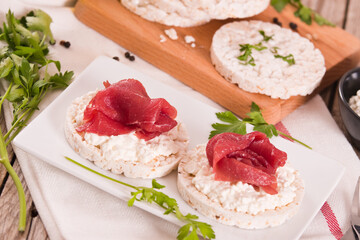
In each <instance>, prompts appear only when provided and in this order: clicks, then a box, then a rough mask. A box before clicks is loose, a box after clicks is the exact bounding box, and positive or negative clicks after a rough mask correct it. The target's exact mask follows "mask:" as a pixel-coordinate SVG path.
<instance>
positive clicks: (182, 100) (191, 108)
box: [14, 57, 344, 240]
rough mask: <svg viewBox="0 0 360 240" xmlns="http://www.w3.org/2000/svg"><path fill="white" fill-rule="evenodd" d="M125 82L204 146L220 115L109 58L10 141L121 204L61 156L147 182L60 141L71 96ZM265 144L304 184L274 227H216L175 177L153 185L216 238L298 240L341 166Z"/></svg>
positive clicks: (110, 187) (100, 181) (113, 187)
mask: <svg viewBox="0 0 360 240" xmlns="http://www.w3.org/2000/svg"><path fill="white" fill-rule="evenodd" d="M126 78H135V79H137V80H139V81H141V82H142V83H143V85H144V86H145V88H146V89H147V92H148V94H149V96H150V97H151V98H157V97H163V98H165V99H166V100H167V101H168V102H169V103H170V104H172V105H173V106H175V107H176V108H177V110H178V116H179V118H180V119H182V121H183V122H184V124H185V126H186V128H187V130H188V133H189V135H190V146H189V147H190V148H193V147H194V146H196V145H197V144H200V143H205V142H206V141H207V139H208V136H209V132H210V130H211V123H214V122H216V116H215V113H216V112H219V111H221V110H219V109H216V108H214V107H211V106H209V105H207V104H204V103H202V102H200V101H198V100H196V99H193V98H191V97H189V96H187V95H185V94H183V93H181V92H180V91H178V90H176V89H173V88H171V87H169V86H167V85H164V84H162V83H160V82H158V81H156V80H154V79H152V78H151V77H149V76H146V75H144V74H142V73H140V72H138V71H135V70H134V69H131V68H129V67H128V66H125V65H123V64H121V63H119V62H117V61H114V60H112V59H111V58H107V57H99V58H97V59H96V60H94V62H92V63H91V64H90V65H89V66H88V67H87V68H86V69H85V70H84V71H83V72H82V74H80V75H79V77H78V78H77V79H75V80H74V82H73V83H72V84H71V85H70V86H69V87H68V88H67V89H66V90H65V91H64V92H63V93H62V94H61V95H60V96H59V97H58V98H56V99H55V100H54V101H53V102H52V103H51V104H50V105H49V106H48V107H47V108H46V109H45V110H44V111H43V112H42V113H41V114H40V115H39V116H38V117H37V118H36V119H35V120H34V121H32V122H31V124H29V126H27V127H26V128H25V129H24V130H23V131H22V132H21V133H20V134H19V135H18V136H17V137H16V138H15V140H14V144H15V145H16V146H18V147H20V148H22V149H23V150H25V151H27V152H29V153H31V154H33V155H34V156H36V157H38V158H40V159H42V160H44V161H45V162H47V163H49V164H51V165H54V166H56V167H58V168H60V169H62V170H64V171H66V172H68V173H70V174H73V175H74V176H76V177H78V178H80V179H82V180H84V181H86V182H88V183H90V184H93V185H94V186H96V187H98V188H100V189H102V190H104V191H106V192H108V193H110V194H113V195H115V196H117V197H119V198H121V199H123V200H125V201H126V200H128V199H129V198H130V192H131V189H128V188H126V187H123V186H121V185H119V184H117V183H114V182H111V181H109V180H107V179H104V178H101V177H99V176H97V175H95V174H93V173H91V172H89V171H87V170H84V169H82V168H80V167H78V166H77V165H75V164H73V163H71V162H69V161H67V160H65V158H64V156H68V157H70V158H72V159H74V160H76V161H78V162H80V163H82V164H84V165H86V166H88V167H90V168H92V169H94V170H96V171H99V172H101V173H103V174H106V175H108V176H111V177H113V178H116V179H119V180H121V181H125V182H127V183H130V184H134V185H136V186H149V187H150V186H151V180H141V179H130V178H126V177H124V176H118V175H114V174H111V173H109V172H106V171H103V170H102V169H99V168H98V167H96V166H95V165H93V164H92V163H91V162H89V161H88V160H85V159H83V158H81V157H80V156H79V155H77V154H76V153H75V151H73V150H72V148H71V147H70V146H69V145H68V143H67V141H66V139H65V136H64V121H65V113H66V110H67V108H68V106H69V105H70V104H71V102H72V101H73V100H74V99H75V98H76V97H79V96H82V95H84V94H86V93H87V92H89V91H93V90H95V89H101V88H103V85H102V83H103V81H106V80H108V81H109V82H110V83H114V82H117V81H119V80H122V79H126ZM271 141H272V143H273V144H274V145H275V146H276V147H278V148H279V149H281V150H283V151H285V152H287V154H288V161H289V162H290V163H291V164H292V166H293V167H294V168H296V169H298V170H299V171H300V174H301V177H302V178H303V179H304V181H305V196H304V199H303V202H302V204H301V207H300V210H299V212H298V214H296V215H295V216H294V217H293V218H292V219H291V220H289V221H288V222H286V223H285V224H283V225H281V226H279V227H275V228H269V229H264V230H243V229H239V228H237V227H231V226H226V225H222V224H219V223H217V222H215V221H213V220H210V219H207V218H206V217H204V216H201V214H199V213H198V212H196V211H195V210H194V209H192V208H191V207H190V206H188V205H187V204H186V203H185V202H184V201H183V200H182V198H181V197H180V195H179V193H178V191H177V187H176V172H173V173H172V174H170V175H168V176H166V177H163V178H160V179H159V180H158V181H159V182H160V183H161V184H164V185H165V186H166V188H165V189H164V193H166V194H168V195H169V196H171V197H173V198H175V199H176V200H177V201H178V203H179V206H180V209H181V211H182V212H183V213H185V214H186V213H192V214H196V215H199V216H200V220H201V221H205V222H208V223H210V224H211V225H212V226H213V229H214V230H215V233H216V238H217V239H229V240H230V239H242V240H245V239H252V240H256V239H259V240H266V239H298V238H299V237H300V236H301V234H302V233H303V231H304V230H305V228H306V227H307V226H308V224H309V223H310V222H311V220H312V219H313V218H314V216H315V215H316V214H317V212H318V211H319V209H320V208H321V206H322V205H323V203H324V202H325V201H326V199H327V198H328V196H329V195H330V193H331V192H332V191H333V190H334V188H335V186H336V184H337V183H338V181H339V180H340V178H341V176H342V175H343V173H344V167H343V166H342V165H341V164H340V163H338V162H336V161H334V160H332V159H329V158H327V157H324V156H322V155H319V154H317V153H316V152H314V151H311V150H309V149H307V148H305V147H303V146H301V145H298V144H295V143H292V142H290V141H287V140H285V139H282V138H281V137H275V138H272V139H271ZM322 170H324V171H322ZM135 205H136V206H138V207H140V208H142V209H144V210H146V211H149V212H151V213H153V214H154V215H157V216H159V217H162V218H165V219H167V220H169V221H171V222H173V223H176V224H179V225H181V224H182V223H181V222H179V221H178V220H176V219H175V217H174V216H172V215H163V209H161V208H159V207H157V206H155V205H154V204H153V205H151V204H147V203H142V202H136V203H135Z"/></svg>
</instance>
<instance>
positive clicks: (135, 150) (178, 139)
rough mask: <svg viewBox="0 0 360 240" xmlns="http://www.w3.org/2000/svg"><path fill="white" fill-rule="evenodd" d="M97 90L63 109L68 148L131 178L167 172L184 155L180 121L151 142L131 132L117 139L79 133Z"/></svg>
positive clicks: (185, 138)
mask: <svg viewBox="0 0 360 240" xmlns="http://www.w3.org/2000/svg"><path fill="white" fill-rule="evenodd" d="M96 93H97V91H94V92H89V93H88V94H86V95H84V96H81V97H78V98H77V99H75V100H74V101H73V102H72V104H71V105H70V106H69V108H68V110H67V115H66V120H65V136H66V139H67V141H68V143H69V144H70V146H71V147H72V148H73V149H74V150H75V151H76V152H77V153H78V154H79V155H80V156H82V157H84V158H86V159H88V160H90V161H92V162H94V164H95V165H97V166H98V167H100V168H102V169H105V170H110V171H111V172H113V173H115V174H122V173H123V174H124V175H125V176H126V177H131V178H137V177H139V178H156V177H162V176H165V175H167V174H168V173H170V172H171V171H172V170H173V169H175V168H176V167H177V165H178V162H179V161H180V159H181V156H182V155H184V154H185V153H186V149H187V145H188V142H189V139H188V135H187V132H186V130H185V128H184V126H183V124H182V123H181V122H179V121H178V125H177V126H175V127H174V128H173V129H171V130H170V131H168V132H165V133H163V134H161V135H160V136H157V137H155V138H153V139H151V140H148V141H145V140H144V139H138V138H137V137H136V136H135V135H134V132H131V133H129V134H122V135H118V136H99V135H97V134H94V133H85V134H79V133H78V132H77V131H76V128H77V127H78V126H80V125H82V124H83V116H84V111H85V108H86V106H87V105H88V103H89V102H90V100H91V99H92V98H93V97H94V96H95V95H96Z"/></svg>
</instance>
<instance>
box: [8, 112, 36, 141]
mask: <svg viewBox="0 0 360 240" xmlns="http://www.w3.org/2000/svg"><path fill="white" fill-rule="evenodd" d="M30 110H32V109H31V108H28V109H27V110H26V111H25V112H24V113H23V114H22V115H21V116H20V117H19V118H18V119H17V120H16V121H15V123H13V124H12V126H11V128H10V129H9V130H8V132H7V133H6V134H5V135H4V140H7V139H8V137H9V136H10V134H11V133H12V131H13V130H14V129H15V128H17V127H18V125H19V122H20V121H21V120H22V119H23V118H24V117H25V116H26V115H27V114H28V113H29V111H30Z"/></svg>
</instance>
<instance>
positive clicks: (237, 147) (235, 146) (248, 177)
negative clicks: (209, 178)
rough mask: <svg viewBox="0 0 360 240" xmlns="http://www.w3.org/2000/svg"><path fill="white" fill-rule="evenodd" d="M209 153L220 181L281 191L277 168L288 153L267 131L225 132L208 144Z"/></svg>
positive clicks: (216, 177)
mask: <svg viewBox="0 0 360 240" xmlns="http://www.w3.org/2000/svg"><path fill="white" fill-rule="evenodd" d="M206 155H207V158H208V160H209V164H210V166H212V168H213V171H214V173H215V180H218V181H230V182H237V181H241V182H244V183H248V184H252V185H254V186H258V187H260V188H262V189H263V190H264V191H265V192H267V193H269V194H276V193H277V190H276V188H277V180H276V176H275V173H276V169H277V168H278V167H282V166H284V165H285V162H286V159H287V154H286V153H285V152H283V151H281V150H279V149H277V148H276V147H275V146H274V145H272V144H271V143H270V141H269V139H268V138H267V136H266V135H265V134H264V133H261V132H252V133H248V134H246V135H240V134H236V133H222V134H218V135H216V136H215V137H213V138H212V139H211V140H210V141H209V142H208V144H207V146H206Z"/></svg>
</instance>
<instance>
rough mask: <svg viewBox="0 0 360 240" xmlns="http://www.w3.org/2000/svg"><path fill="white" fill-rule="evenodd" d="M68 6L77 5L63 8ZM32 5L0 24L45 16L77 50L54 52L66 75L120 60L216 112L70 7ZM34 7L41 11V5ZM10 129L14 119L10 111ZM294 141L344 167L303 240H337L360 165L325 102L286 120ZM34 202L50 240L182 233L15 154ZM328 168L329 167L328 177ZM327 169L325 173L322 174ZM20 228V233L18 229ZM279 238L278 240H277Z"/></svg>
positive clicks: (11, 4) (19, 6)
mask: <svg viewBox="0 0 360 240" xmlns="http://www.w3.org/2000/svg"><path fill="white" fill-rule="evenodd" d="M62 1H63V2H64V3H69V2H71V1H65V0H62ZM24 2H31V0H26V1H23V2H21V1H19V0H11V1H8V0H0V9H1V10H0V18H1V19H2V20H3V19H4V15H5V13H6V12H7V10H8V9H9V8H11V10H12V11H15V13H16V14H19V15H21V14H23V13H25V12H27V11H28V10H30V9H33V8H42V9H43V10H44V11H46V12H47V13H49V14H50V15H51V17H52V18H53V21H54V22H53V24H52V30H53V32H54V37H55V39H56V40H57V42H59V41H60V40H67V41H70V42H71V47H70V48H69V49H66V48H64V47H62V46H60V45H59V44H56V45H55V46H51V47H50V52H51V56H52V58H53V59H55V60H60V61H61V63H62V69H63V70H73V71H74V72H75V74H76V75H78V74H80V73H81V71H82V70H83V69H84V68H85V67H86V66H87V65H88V64H89V63H90V62H91V61H93V60H94V59H95V58H96V57H97V56H100V55H105V56H109V57H113V56H119V57H120V61H121V62H123V63H125V64H127V65H129V66H131V67H133V68H135V69H138V70H139V71H142V72H145V73H146V74H149V75H151V76H152V77H154V78H156V79H158V80H161V81H163V82H165V83H166V84H169V85H171V86H173V87H175V88H178V89H181V90H182V91H183V92H185V93H186V94H189V95H191V96H192V97H194V98H197V99H200V100H201V101H203V102H205V103H208V104H210V105H216V103H214V102H212V101H211V100H210V99H208V98H206V97H205V96H203V95H201V94H199V93H197V92H195V91H193V90H192V89H191V88H189V87H187V86H185V85H184V84H182V83H181V82H180V81H177V80H176V79H174V78H172V77H171V76H169V75H168V74H166V73H164V72H162V71H160V70H159V69H157V68H155V67H154V66H152V65H151V64H149V63H147V62H145V61H143V60H141V59H140V58H136V60H135V61H134V62H130V61H129V60H127V59H126V58H125V57H124V53H125V51H126V50H125V49H123V48H122V47H120V46H119V45H117V44H116V43H114V42H112V41H111V40H109V39H107V38H105V37H103V36H102V35H100V34H98V33H97V32H95V31H94V30H92V29H90V28H88V27H87V26H85V25H84V24H82V23H81V22H80V21H78V20H77V19H76V18H75V16H74V15H73V9H71V8H68V7H45V6H44V5H26V4H24ZM35 3H39V4H40V3H41V4H43V3H44V1H41V0H38V1H35ZM58 94H59V92H56V93H52V94H51V95H49V96H48V97H47V98H46V99H45V101H44V102H43V103H42V104H41V109H43V108H45V107H46V105H47V104H49V102H51V101H52V100H53V99H54V98H55V97H56V96H57V95H58ZM5 110H6V111H5V117H6V118H7V121H8V122H9V117H10V112H9V109H8V108H6V109H5ZM283 124H284V125H285V127H286V128H287V129H288V130H289V131H290V133H291V134H292V135H293V136H294V137H296V138H298V139H301V140H302V141H303V142H306V143H307V144H309V145H310V146H312V147H313V149H314V151H317V152H319V153H321V154H323V155H326V156H328V157H330V158H332V159H335V160H337V161H339V162H341V163H342V164H343V165H344V166H346V173H345V175H344V177H343V178H342V180H341V182H340V183H339V185H338V186H337V188H336V189H335V191H334V192H333V193H332V195H331V196H330V197H329V199H328V201H327V203H326V205H325V206H324V207H323V208H322V210H321V211H320V212H319V213H318V214H317V216H316V217H315V219H314V220H313V222H312V224H310V226H309V227H308V228H307V230H306V231H305V233H304V234H303V236H302V238H301V239H317V240H319V239H324V240H325V239H339V238H340V237H341V235H342V233H343V232H345V230H347V228H348V227H349V214H348V213H349V209H350V203H351V198H352V194H353V191H354V187H355V182H356V180H357V177H358V175H359V173H360V165H359V159H358V158H357V156H356V154H355V152H354V151H353V149H352V147H351V145H350V144H349V143H348V141H347V140H346V138H345V137H344V135H343V133H342V131H341V130H340V129H339V128H338V126H337V125H336V123H335V122H334V120H333V118H332V117H331V115H330V113H329V112H328V110H327V108H326V106H325V104H324V102H323V101H322V99H321V98H320V96H315V97H314V98H313V99H312V100H311V101H309V102H308V103H306V104H305V105H304V106H302V107H300V108H298V109H297V110H296V111H294V112H293V113H291V114H290V115H289V116H288V117H286V118H285V119H284V120H283ZM15 152H16V155H17V157H18V160H19V163H20V165H21V168H22V171H23V174H24V176H25V179H26V182H27V185H28V187H29V189H30V192H31V196H32V198H33V200H34V202H35V205H36V207H37V209H38V212H39V214H40V217H41V219H42V221H43V223H44V225H45V227H46V230H47V232H48V234H49V236H50V238H51V239H69V240H70V239H87V240H90V239H149V238H150V239H158V240H161V239H175V238H176V235H177V230H178V227H177V226H175V225H173V224H171V223H168V222H167V221H165V220H163V219H160V218H158V217H154V216H153V215H151V214H150V213H148V212H145V211H142V210H140V209H138V208H136V207H132V208H129V207H128V206H127V204H126V202H123V201H121V200H119V199H117V198H115V197H113V196H111V195H109V194H107V193H105V192H103V191H101V190H99V189H97V188H95V187H93V186H91V185H89V184H87V183H85V182H82V181H81V180H79V179H77V178H76V177H74V176H71V175H69V174H67V173H65V172H63V171H61V170H59V169H57V168H54V167H52V166H50V165H48V164H46V163H44V162H43V161H41V160H39V159H36V158H34V157H32V156H30V155H28V154H27V153H25V152H23V151H21V150H20V149H16V148H15ZM325 169H326V166H324V170H325ZM321 171H322V169H319V173H320V174H321ZM14 227H15V226H14ZM275 237H276V236H274V238H275Z"/></svg>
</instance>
